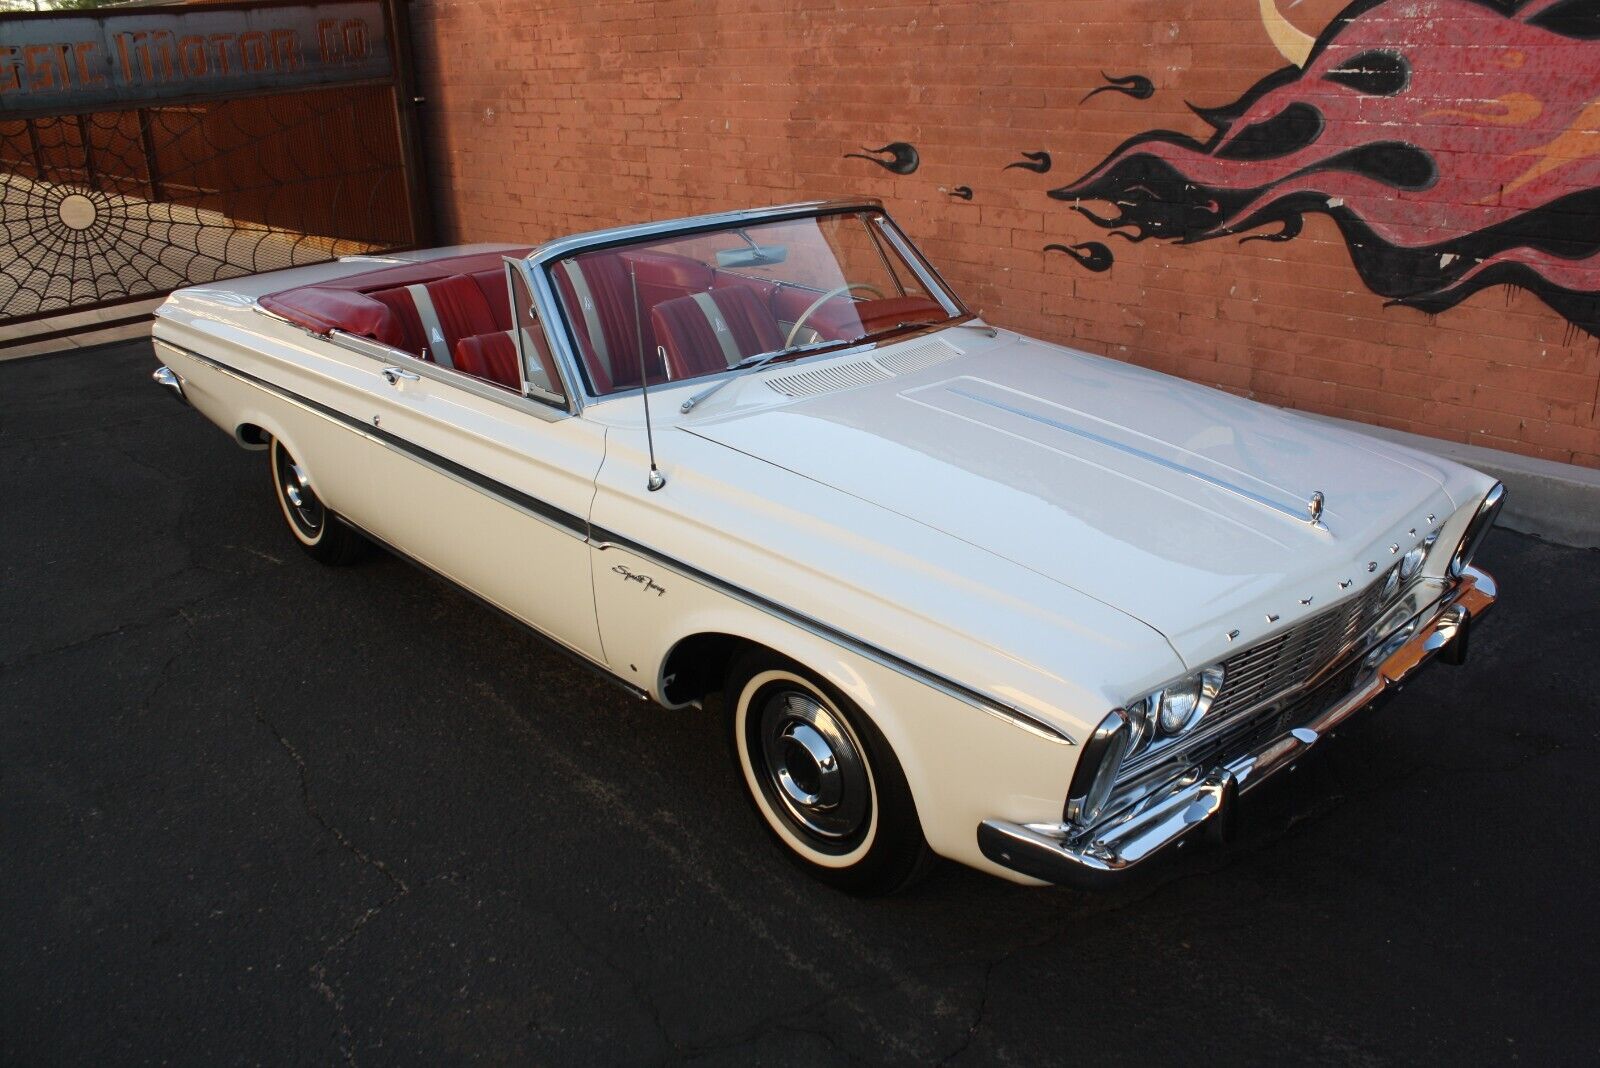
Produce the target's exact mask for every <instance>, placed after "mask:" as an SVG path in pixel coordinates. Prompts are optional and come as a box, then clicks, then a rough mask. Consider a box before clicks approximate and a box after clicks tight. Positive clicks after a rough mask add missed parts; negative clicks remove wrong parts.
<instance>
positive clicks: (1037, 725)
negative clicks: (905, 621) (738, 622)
mask: <svg viewBox="0 0 1600 1068" xmlns="http://www.w3.org/2000/svg"><path fill="white" fill-rule="evenodd" d="M589 529H590V534H589V539H590V543H591V544H592V545H594V546H595V548H596V549H599V550H602V551H604V550H606V549H622V550H624V551H626V552H630V553H634V554H636V555H638V556H642V557H645V558H646V559H649V560H652V561H654V562H655V563H657V564H660V565H661V566H662V567H666V568H669V569H671V570H673V571H675V572H677V573H678V574H680V575H682V576H683V577H685V578H687V579H689V580H691V581H693V582H698V583H700V584H701V585H704V586H709V587H710V588H712V589H714V590H717V591H718V592H719V593H723V594H726V595H727V596H729V597H732V598H733V599H734V600H737V601H741V602H743V603H744V604H747V605H749V606H750V607H752V608H756V609H759V610H760V611H763V612H766V613H767V614H768V615H772V616H776V617H777V618H779V619H781V620H783V621H784V622H786V623H790V624H793V625H794V626H797V627H799V628H800V629H801V630H804V631H807V632H808V633H811V634H814V635H816V636H817V637H819V638H822V639H824V640H825V641H828V642H831V643H833V644H834V645H837V646H839V647H840V648H843V649H848V650H850V651H851V652H853V653H856V654H857V655H859V656H863V657H865V658H867V659H868V660H871V661H872V662H873V663H875V664H879V665H881V666H883V667H886V668H889V669H890V670H892V671H896V672H899V673H900V674H902V675H905V676H906V677H908V678H911V679H915V680H916V681H918V682H920V683H923V684H924V685H926V686H931V687H932V688H933V689H935V690H938V691H939V692H940V693H943V694H945V695H946V696H949V697H954V698H955V699H957V700H958V701H962V702H964V703H965V704H969V705H971V706H972V707H974V708H976V709H979V710H980V711H983V712H987V713H988V714H989V715H991V716H994V717H996V718H998V719H1002V720H1005V721H1006V722H1008V723H1010V724H1012V725H1013V726H1017V727H1021V728H1022V729H1023V730H1026V731H1028V732H1030V733H1032V734H1036V735H1038V736H1039V737H1041V738H1044V739H1046V740H1047V741H1051V742H1056V743H1058V744H1062V745H1076V744H1077V742H1076V741H1074V740H1073V738H1072V736H1071V735H1069V734H1067V733H1065V732H1064V731H1062V730H1061V729H1060V728H1059V727H1057V726H1056V725H1055V724H1053V723H1050V722H1049V721H1048V720H1045V719H1041V718H1040V717H1038V716H1035V715H1033V714H1032V713H1029V712H1025V711H1023V710H1022V709H1020V708H1014V707H1012V706H1011V705H1008V704H1005V703H1004V702H1001V701H997V700H995V699H994V698H993V697H990V696H988V695H987V694H984V693H981V692H980V691H978V690H974V689H972V688H971V687H970V686H963V685H962V684H961V683H959V682H956V681H955V680H953V679H949V678H946V677H945V676H943V675H940V674H939V673H938V672H936V671H932V670H930V669H928V668H925V667H923V666H922V665H920V664H917V663H914V662H913V661H910V660H907V659H905V658H904V657H902V656H896V655H895V654H894V653H891V652H889V651H887V650H885V649H880V648H879V647H878V646H876V645H873V644H871V643H870V642H867V641H864V640H862V639H861V638H857V637H856V636H855V635H853V634H850V633H848V632H846V631H842V630H840V629H838V628H837V627H831V626H829V625H828V624H826V623H823V622H822V621H820V620H818V619H814V618H812V617H811V616H808V615H806V614H805V613H803V612H798V611H796V610H794V609H793V608H790V607H788V606H787V605H783V604H779V603H778V602H777V601H773V600H770V599H768V598H766V597H763V596H761V595H760V594H757V593H752V592H750V591H749V590H747V589H744V588H743V587H740V586H736V585H734V584H733V583H731V582H728V581H726V580H724V579H720V578H718V577H717V576H715V575H713V574H711V573H710V572H707V571H702V570H700V569H699V568H697V567H694V566H693V565H691V564H686V563H684V562H683V561H681V560H677V559H675V558H673V557H671V556H668V555H667V554H666V553H663V552H659V551H657V550H655V549H652V548H650V547H649V546H648V545H643V544H640V543H639V542H636V541H633V540H632V539H630V538H625V537H623V536H622V535H620V534H617V533H614V532H612V531H609V530H606V529H604V528H603V527H597V526H593V525H591V526H590V528H589Z"/></svg>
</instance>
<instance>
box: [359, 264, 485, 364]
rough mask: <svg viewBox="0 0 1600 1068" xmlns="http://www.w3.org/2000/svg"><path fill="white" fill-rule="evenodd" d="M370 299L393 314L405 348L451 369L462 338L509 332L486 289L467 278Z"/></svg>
mask: <svg viewBox="0 0 1600 1068" xmlns="http://www.w3.org/2000/svg"><path fill="white" fill-rule="evenodd" d="M368 295H369V296H371V297H372V298H373V299H374V300H377V301H380V302H382V303H383V304H386V305H388V306H389V308H390V310H391V311H393V313H394V316H395V319H396V320H397V321H398V323H399V325H400V333H401V335H402V337H403V341H404V343H403V344H402V345H401V346H400V347H401V348H404V349H406V350H407V351H409V352H414V353H416V354H418V355H419V356H421V357H422V358H423V359H427V360H434V361H435V362H437V363H441V364H443V365H445V366H447V367H448V366H450V365H451V364H452V363H453V362H454V361H453V356H452V354H453V353H454V352H455V348H456V342H458V341H460V340H461V339H462V338H464V337H471V336H473V335H475V334H489V333H493V332H494V331H495V330H499V329H505V328H504V327H501V326H500V325H499V322H498V321H497V319H496V316H495V313H494V309H493V308H492V307H491V306H490V304H489V298H488V297H487V296H485V295H484V291H483V289H482V288H481V287H480V286H479V285H478V283H477V281H475V280H474V279H473V278H471V277H470V276H468V275H464V274H455V275H450V276H449V277H447V278H439V279H436V280H434V281H432V282H422V283H418V284H415V285H409V286H396V287H394V288H393V289H380V290H377V291H375V292H373V293H370V294H368ZM507 314H508V316H509V311H508V313H507ZM508 325H509V323H508Z"/></svg>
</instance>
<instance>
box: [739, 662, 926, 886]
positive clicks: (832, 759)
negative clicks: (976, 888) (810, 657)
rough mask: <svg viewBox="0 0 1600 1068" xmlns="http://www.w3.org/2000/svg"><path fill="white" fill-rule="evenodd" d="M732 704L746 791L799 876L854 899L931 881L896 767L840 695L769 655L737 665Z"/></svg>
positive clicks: (863, 718)
mask: <svg viewBox="0 0 1600 1068" xmlns="http://www.w3.org/2000/svg"><path fill="white" fill-rule="evenodd" d="M727 705H728V708H729V709H731V711H732V720H733V722H732V724H731V727H732V741H733V746H734V750H735V755H736V757H737V758H738V761H739V769H740V771H741V772H742V774H743V777H744V783H745V792H746V794H747V796H748V797H749V798H750V801H751V803H752V804H753V805H754V806H755V809H756V812H757V814H759V815H760V817H761V819H762V821H763V822H764V823H765V824H766V826H767V830H768V831H769V832H770V833H771V834H772V836H773V837H774V838H775V839H776V840H777V841H778V843H779V844H780V845H781V846H783V847H784V850H785V852H787V853H788V855H789V856H790V857H791V858H792V859H793V860H794V861H795V862H796V863H797V864H799V866H800V867H801V868H803V869H805V870H806V871H807V872H809V873H810V874H811V875H813V876H814V877H816V878H817V879H820V880H821V881H823V882H825V883H828V884H829V885H831V886H834V887H837V888H838V889H841V890H846V891H849V892H851V893H857V894H887V893H893V892H895V891H896V890H900V889H903V888H904V887H907V886H909V885H910V884H911V883H913V882H915V881H916V880H917V879H919V878H920V877H921V876H922V875H923V874H925V873H926V871H927V869H928V868H929V866H930V865H931V863H932V860H933V854H932V852H931V851H930V850H929V849H928V845H927V842H926V841H925V840H924V839H923V837H922V826H921V824H920V823H919V822H918V821H917V811H916V805H915V804H914V803H913V801H912V798H911V789H910V787H909V786H907V785H906V780H905V775H904V773H903V772H902V771H901V770H900V763H899V761H898V760H896V759H895V756H894V752H893V751H892V750H891V749H890V748H889V743H888V742H887V741H886V740H885V739H884V737H883V735H882V734H881V733H880V732H879V731H878V729H877V728H876V726H874V725H873V723H872V721H871V720H869V719H867V717H866V716H865V715H864V714H863V713H862V712H861V710H860V709H858V708H857V707H856V706H855V705H854V704H853V703H852V702H851V701H849V700H848V699H847V698H845V697H844V695H843V694H840V693H838V692H837V691H835V690H834V689H833V687H831V686H828V685H827V684H826V683H824V682H822V681H821V680H819V679H817V678H815V677H814V676H812V675H811V673H810V672H807V671H805V670H804V669H803V668H801V667H800V666H799V665H797V664H794V663H792V662H791V661H788V660H786V659H784V658H782V657H779V656H776V655H775V654H772V653H768V652H766V651H764V650H763V651H756V652H752V653H749V654H746V655H745V656H743V657H741V658H740V659H739V660H738V661H737V662H736V663H735V665H734V667H733V670H732V672H731V673H730V676H729V682H728V692H727Z"/></svg>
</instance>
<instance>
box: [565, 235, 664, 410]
mask: <svg viewBox="0 0 1600 1068" xmlns="http://www.w3.org/2000/svg"><path fill="white" fill-rule="evenodd" d="M551 273H552V274H553V275H554V277H555V280H556V287H557V288H558V289H559V290H560V292H561V298H562V302H563V303H564V304H565V305H566V307H567V315H568V319H569V320H570V321H571V324H572V333H573V336H574V337H576V338H577V340H578V352H579V354H580V355H582V357H583V363H584V366H585V367H586V368H587V369H588V371H589V379H590V381H591V382H592V383H593V385H594V388H595V391H596V392H597V393H609V392H611V390H612V389H613V388H616V387H620V386H626V385H637V384H638V382H639V332H638V330H637V329H636V327H635V314H634V304H633V281H632V279H631V278H630V277H629V274H628V269H627V267H626V266H625V265H624V264H623V262H622V257H621V255H620V254H618V253H615V252H598V253H591V254H590V255H587V256H579V257H577V258H576V259H570V260H563V261H561V262H560V263H559V264H557V265H556V268H555V270H554V271H552V272H551ZM639 318H642V315H641V316H640V317H639Z"/></svg>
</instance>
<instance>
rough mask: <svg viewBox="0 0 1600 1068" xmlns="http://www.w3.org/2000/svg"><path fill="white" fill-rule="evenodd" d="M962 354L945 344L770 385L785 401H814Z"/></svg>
mask: <svg viewBox="0 0 1600 1068" xmlns="http://www.w3.org/2000/svg"><path fill="white" fill-rule="evenodd" d="M960 355H961V351H960V350H959V349H957V348H955V347H954V346H953V345H950V344H948V343H946V342H943V341H934V342H930V343H928V344H926V345H917V346H915V347H913V348H909V349H900V350H897V351H895V352H890V353H886V354H884V355H882V356H876V357H868V358H866V359H862V360H856V361H854V362H852V363H840V364H833V365H832V366H828V367H817V368H813V369H811V370H808V371H799V372H796V373H795V374H791V375H775V376H773V377H772V378H769V379H767V385H768V386H770V387H771V388H772V390H773V392H775V393H781V394H783V395H784V396H785V397H814V396H817V395H818V394H821V393H833V392H836V391H838V390H841V389H850V388H852V387H854V386H866V385H871V384H872V383H874V382H882V381H883V380H884V379H886V378H894V377H896V376H897V375H907V374H911V373H913V372H915V371H921V370H923V369H925V368H928V367H933V366H935V365H937V364H941V363H944V362H945V361H946V360H953V359H955V358H956V357H957V356H960Z"/></svg>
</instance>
